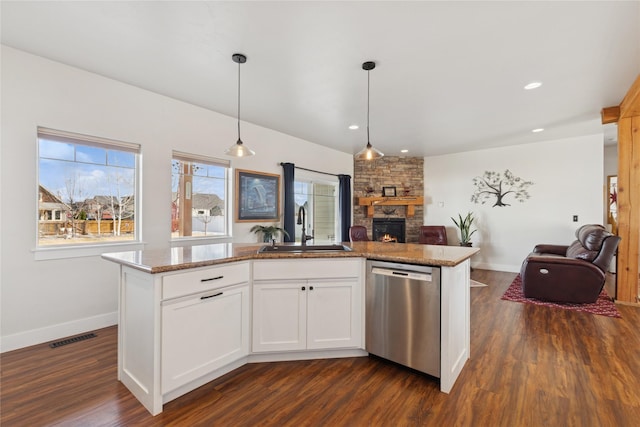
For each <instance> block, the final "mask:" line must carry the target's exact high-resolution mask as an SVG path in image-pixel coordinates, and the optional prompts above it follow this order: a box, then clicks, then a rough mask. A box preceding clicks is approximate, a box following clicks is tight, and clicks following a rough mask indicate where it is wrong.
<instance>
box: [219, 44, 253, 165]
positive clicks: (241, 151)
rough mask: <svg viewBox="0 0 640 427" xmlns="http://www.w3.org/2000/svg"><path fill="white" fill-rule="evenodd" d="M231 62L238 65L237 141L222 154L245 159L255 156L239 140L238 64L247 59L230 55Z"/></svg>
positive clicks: (239, 54) (238, 54)
mask: <svg viewBox="0 0 640 427" xmlns="http://www.w3.org/2000/svg"><path fill="white" fill-rule="evenodd" d="M231 59H233V62H235V63H237V64H238V141H236V143H235V144H233V145H232V146H231V147H229V148H227V149H226V150H225V151H224V153H225V154H227V155H229V156H234V157H247V156H253V155H254V154H256V153H255V152H254V151H253V150H251V149H249V148H247V147H246V146H245V145H244V144H243V143H242V139H240V64H244V63H245V62H247V57H246V56H244V55H243V54H241V53H234V54H233V55H231Z"/></svg>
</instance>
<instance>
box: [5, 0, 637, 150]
mask: <svg viewBox="0 0 640 427" xmlns="http://www.w3.org/2000/svg"><path fill="white" fill-rule="evenodd" d="M1 14H2V16H1V18H2V43H3V44H6V45H8V46H11V47H14V48H17V49H21V50H24V51H27V52H30V53H34V54H37V55H41V56H43V57H46V58H50V59H53V60H56V61H59V62H62V63H65V64H69V65H72V66H75V67H79V68H82V69H85V70H88V71H91V72H94V73H98V74H101V75H103V76H107V77H110V78H113V79H116V80H120V81H123V82H126V83H129V84H132V85H135V86H138V87H141V88H144V89H148V90H150V91H153V92H157V93H160V94H164V95H167V96H170V97H173V98H176V99H179V100H182V101H186V102H189V103H192V104H195V105H199V106H202V107H205V108H208V109H211V110H214V111H218V112H220V113H223V114H227V115H230V116H232V117H236V108H237V71H238V70H237V64H235V63H234V62H232V60H231V55H232V54H233V53H235V52H240V53H244V54H245V55H247V57H248V61H247V63H246V64H243V65H242V79H241V82H242V104H241V106H242V108H241V116H242V120H243V121H249V122H253V123H256V124H259V125H262V126H265V127H268V128H271V129H275V130H278V131H281V132H284V133H287V134H290V135H294V136H297V137H300V138H303V139H306V140H309V141H312V142H316V143H318V144H322V145H325V146H328V147H333V148H335V149H338V150H341V151H344V152H347V153H355V152H357V151H359V150H360V149H361V148H362V147H363V146H364V145H365V143H366V106H367V103H366V95H367V73H366V71H363V70H362V68H361V65H362V63H363V62H364V61H368V60H373V61H375V62H376V63H377V67H376V68H375V69H374V70H373V71H371V116H370V117H371V118H370V130H371V142H372V144H373V145H374V147H376V148H379V149H380V150H382V151H383V152H384V153H385V154H387V155H400V149H408V150H409V152H408V153H407V155H410V156H425V155H438V154H445V153H452V152H461V151H467V150H471V149H476V148H482V147H498V146H504V145H514V144H521V143H529V142H537V141H543V140H550V139H557V138H563V137H570V136H577V135H585V134H592V133H596V132H600V131H602V125H601V124H600V110H601V109H602V108H603V107H607V106H612V105H618V104H619V103H620V101H621V100H622V98H623V97H624V95H625V93H626V91H627V90H628V88H629V87H630V86H631V84H632V82H633V81H634V79H635V78H636V76H637V75H638V73H639V72H640V2H638V1H629V2H619V1H618V2H616V1H600V2H597V1H595V2H594V1H569V2H547V1H534V2H520V1H509V2H507V1H501V2H487V1H471V2H457V1H448V2H436V1H424V2H419V1H412V2H402V1H389V2H363V1H361V2H325V1H320V2H307V1H300V2H270V1H259V2H237V1H236V2H204V1H195V2H180V1H147V2H128V1H120V2H113V1H112V2H94V1H86V2H77V1H76V2H63V1H54V2H30V1H17V2H12V1H2V3H1ZM531 81H541V82H542V83H543V85H542V87H541V88H539V89H536V90H533V91H525V90H523V86H524V85H525V84H527V83H529V82H531ZM352 123H357V124H359V125H360V129H359V130H355V131H353V130H349V129H348V128H347V127H348V126H349V125H350V124H352ZM534 128H544V129H545V131H544V132H541V133H535V134H534V133H532V132H531V130H532V129H534ZM243 140H244V142H245V144H246V145H247V146H249V147H250V146H251V141H250V140H247V139H246V138H245V137H244V136H243ZM231 142H233V141H231Z"/></svg>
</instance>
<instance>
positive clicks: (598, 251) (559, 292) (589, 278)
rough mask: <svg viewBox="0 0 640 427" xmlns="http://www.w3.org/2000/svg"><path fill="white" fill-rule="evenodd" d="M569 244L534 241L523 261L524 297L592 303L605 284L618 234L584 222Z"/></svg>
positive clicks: (616, 245) (521, 271)
mask: <svg viewBox="0 0 640 427" xmlns="http://www.w3.org/2000/svg"><path fill="white" fill-rule="evenodd" d="M576 238H577V240H576V241H574V242H573V243H572V244H571V245H569V246H565V245H546V244H541V245H537V246H536V247H535V248H534V249H533V252H532V253H531V254H529V256H527V258H526V259H525V260H524V262H523V263H522V267H521V269H520V276H521V278H522V290H523V293H524V296H525V297H527V298H536V299H540V300H545V301H555V302H569V303H592V302H595V301H596V300H597V299H598V295H600V292H601V291H602V288H603V287H604V282H605V279H606V273H607V270H608V268H609V264H610V263H611V260H612V259H613V256H614V254H615V252H616V249H617V247H618V243H619V242H620V238H619V237H618V236H615V235H613V234H611V233H609V232H608V231H607V230H606V229H605V228H604V227H603V226H601V225H597V224H587V225H583V226H582V227H580V228H579V229H578V230H577V231H576Z"/></svg>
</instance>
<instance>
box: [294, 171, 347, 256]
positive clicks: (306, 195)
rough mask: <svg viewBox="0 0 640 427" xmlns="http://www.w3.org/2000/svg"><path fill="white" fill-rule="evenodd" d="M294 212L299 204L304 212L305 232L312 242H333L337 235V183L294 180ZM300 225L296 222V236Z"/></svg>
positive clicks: (298, 234) (299, 234) (300, 232)
mask: <svg viewBox="0 0 640 427" xmlns="http://www.w3.org/2000/svg"><path fill="white" fill-rule="evenodd" d="M294 193H295V202H296V213H297V212H298V209H299V208H300V206H303V207H304V209H305V212H306V214H307V215H306V224H305V227H306V234H308V235H309V234H310V235H312V236H313V243H314V244H322V243H335V242H336V241H337V239H336V236H339V221H338V218H339V215H338V197H337V195H338V183H337V182H320V181H304V180H296V181H295V184H294ZM301 235H302V225H297V224H296V236H301Z"/></svg>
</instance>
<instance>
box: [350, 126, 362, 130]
mask: <svg viewBox="0 0 640 427" xmlns="http://www.w3.org/2000/svg"><path fill="white" fill-rule="evenodd" d="M349 129H351V130H356V129H360V126H358V125H349Z"/></svg>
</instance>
